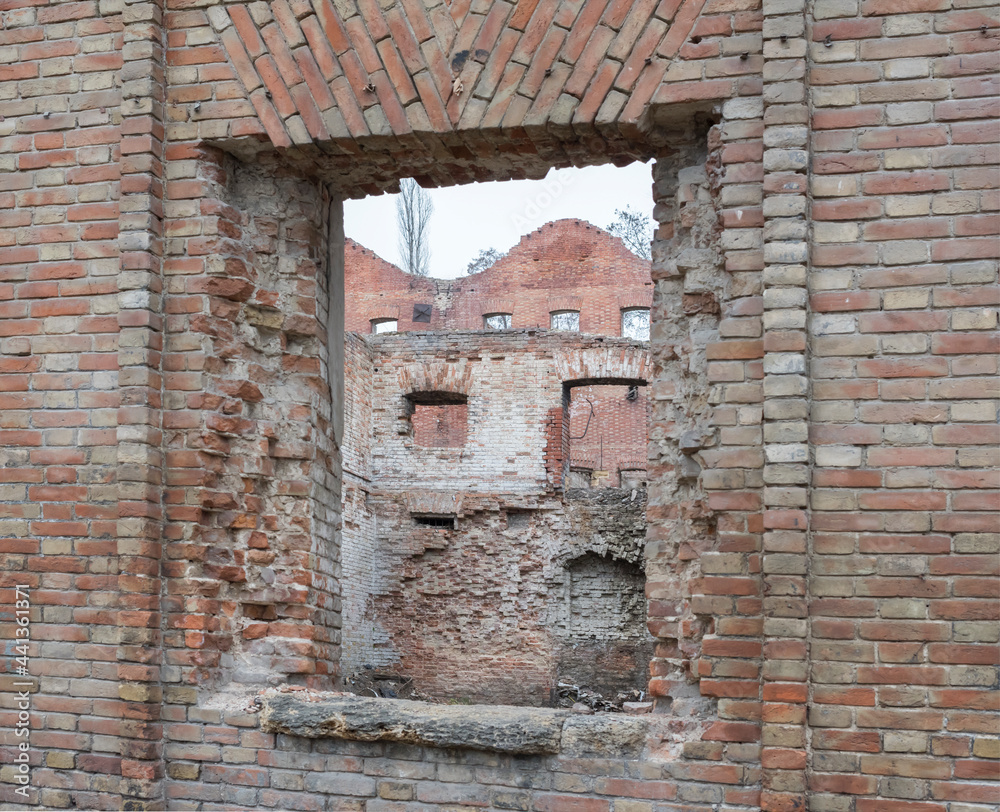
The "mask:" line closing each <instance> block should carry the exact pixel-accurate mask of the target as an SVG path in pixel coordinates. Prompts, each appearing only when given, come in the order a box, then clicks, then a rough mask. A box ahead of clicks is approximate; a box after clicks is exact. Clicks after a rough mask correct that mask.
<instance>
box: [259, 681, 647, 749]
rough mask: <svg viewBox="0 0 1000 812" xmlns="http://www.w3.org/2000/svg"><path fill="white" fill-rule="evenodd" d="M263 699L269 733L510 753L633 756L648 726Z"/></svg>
mask: <svg viewBox="0 0 1000 812" xmlns="http://www.w3.org/2000/svg"><path fill="white" fill-rule="evenodd" d="M261 701H262V709H261V725H262V727H263V729H264V730H266V731H268V732H271V733H286V734H290V735H293V736H302V737H304V738H309V739H322V738H330V739H348V740H351V741H363V742H404V743H407V744H415V745H420V746H423V747H441V748H460V749H472V750H484V751H486V752H491V753H506V754H509V755H550V754H555V753H562V754H567V755H615V756H618V757H623V756H626V755H628V754H629V753H634V754H638V753H639V751H641V750H642V748H643V745H644V744H645V741H646V732H647V726H648V723H647V720H645V719H644V718H642V717H634V716H621V715H618V714H610V713H598V714H594V715H592V716H587V715H580V714H575V713H572V712H570V711H565V710H557V709H552V708H522V707H513V706H508V705H435V704H432V703H430V702H414V701H411V700H406V699H374V698H368V697H358V696H334V695H331V696H329V697H320V698H319V699H315V698H312V699H304V698H302V697H299V696H296V695H295V694H276V695H271V696H265V697H263V698H262V700H261Z"/></svg>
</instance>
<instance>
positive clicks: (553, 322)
mask: <svg viewBox="0 0 1000 812" xmlns="http://www.w3.org/2000/svg"><path fill="white" fill-rule="evenodd" d="M549 328H550V329H552V330H562V331H564V332H567V333H578V332H580V311H579V310H556V311H555V312H553V313H550V314H549Z"/></svg>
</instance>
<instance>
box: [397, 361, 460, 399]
mask: <svg viewBox="0 0 1000 812" xmlns="http://www.w3.org/2000/svg"><path fill="white" fill-rule="evenodd" d="M471 390H472V366H471V365H469V364H467V363H466V362H465V360H464V359H462V360H459V361H457V362H455V363H426V364H414V365H411V366H408V367H403V368H402V369H400V371H399V391H401V392H402V393H403V394H404V395H409V394H412V393H415V392H448V393H450V394H455V395H463V396H465V397H468V396H469V394H470V392H471Z"/></svg>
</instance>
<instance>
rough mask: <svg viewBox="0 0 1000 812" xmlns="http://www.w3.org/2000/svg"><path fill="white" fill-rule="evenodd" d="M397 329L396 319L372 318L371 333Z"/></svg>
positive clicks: (393, 331) (390, 331) (396, 330)
mask: <svg viewBox="0 0 1000 812" xmlns="http://www.w3.org/2000/svg"><path fill="white" fill-rule="evenodd" d="M398 330H399V321H398V320H397V319H372V334H373V335H381V334H382V333H395V332H398Z"/></svg>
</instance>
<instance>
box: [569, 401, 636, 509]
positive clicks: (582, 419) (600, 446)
mask: <svg viewBox="0 0 1000 812" xmlns="http://www.w3.org/2000/svg"><path fill="white" fill-rule="evenodd" d="M568 417H569V431H568V436H567V438H566V439H567V441H568V448H567V461H568V465H567V467H566V469H565V470H566V479H565V487H566V489H567V490H570V489H575V488H624V489H627V490H633V489H637V488H638V489H643V488H645V479H646V458H647V448H646V446H647V442H648V434H649V420H650V402H649V398H648V397H647V396H646V387H645V386H644V385H639V384H637V383H636V384H631V385H628V384H606V385H605V384H593V385H587V386H573V387H571V388H570V389H569V406H568ZM639 483H642V484H639Z"/></svg>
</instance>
